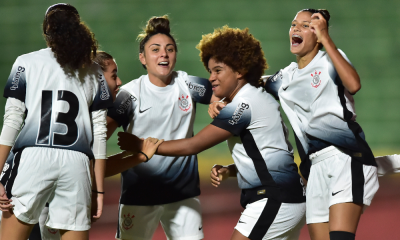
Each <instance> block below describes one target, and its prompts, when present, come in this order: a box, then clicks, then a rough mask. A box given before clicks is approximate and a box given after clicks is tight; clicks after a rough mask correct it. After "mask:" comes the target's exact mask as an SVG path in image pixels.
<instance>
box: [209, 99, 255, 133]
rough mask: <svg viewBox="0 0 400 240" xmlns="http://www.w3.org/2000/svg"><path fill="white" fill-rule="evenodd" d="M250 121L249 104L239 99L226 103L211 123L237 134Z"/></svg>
mask: <svg viewBox="0 0 400 240" xmlns="http://www.w3.org/2000/svg"><path fill="white" fill-rule="evenodd" d="M250 121H251V109H250V105H249V104H248V103H247V102H246V101H243V100H240V101H234V102H232V103H229V104H228V105H226V106H225V107H224V108H223V109H222V110H221V111H220V113H219V115H218V116H217V117H216V118H214V121H212V123H211V124H212V125H214V126H216V127H219V128H222V129H224V130H226V131H229V132H230V133H232V134H233V135H235V136H239V135H240V133H241V132H242V131H243V130H245V129H246V128H247V127H248V126H249V125H250Z"/></svg>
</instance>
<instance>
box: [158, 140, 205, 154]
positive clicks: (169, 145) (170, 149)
mask: <svg viewBox="0 0 400 240" xmlns="http://www.w3.org/2000/svg"><path fill="white" fill-rule="evenodd" d="M192 139H193V138H187V139H180V140H171V141H166V142H164V143H162V144H161V145H160V146H159V147H158V149H157V151H156V154H158V155H163V156H189V155H194V154H198V153H199V152H201V151H203V150H205V149H207V147H206V146H204V147H203V146H202V145H196V144H195V143H194V141H192ZM210 147H212V146H210Z"/></svg>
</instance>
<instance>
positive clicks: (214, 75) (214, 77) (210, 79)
mask: <svg viewBox="0 0 400 240" xmlns="http://www.w3.org/2000/svg"><path fill="white" fill-rule="evenodd" d="M216 76H217V75H216V74H215V73H213V72H210V77H209V78H208V81H210V82H214V81H215V80H216Z"/></svg>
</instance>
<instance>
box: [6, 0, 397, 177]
mask: <svg viewBox="0 0 400 240" xmlns="http://www.w3.org/2000/svg"><path fill="white" fill-rule="evenodd" d="M54 3H56V2H54V1H45V0H35V1H33V0H29V1H26V0H24V1H22V0H1V1H0V16H1V20H0V36H1V37H0V46H1V51H2V53H3V54H2V58H1V59H0V79H2V80H1V81H0V88H4V85H5V82H6V80H7V77H8V75H9V72H10V69H11V66H12V64H13V62H14V60H15V58H16V57H17V56H19V55H21V54H24V53H28V52H31V51H35V50H38V49H40V48H44V47H45V42H44V40H43V38H42V36H41V23H42V20H43V16H44V13H45V11H46V9H47V7H48V6H49V5H51V4H54ZM69 3H71V4H72V5H74V6H76V7H77V9H78V11H79V12H80V15H81V17H82V19H83V20H84V21H86V22H87V23H88V25H89V26H90V27H91V29H92V30H93V32H94V33H95V34H96V37H97V39H98V41H99V43H100V44H101V49H103V50H105V51H107V52H110V53H111V54H112V55H113V56H114V57H115V58H116V60H117V63H118V66H119V75H120V78H121V79H122V81H123V82H128V81H130V80H132V79H135V78H137V77H138V76H140V75H142V74H145V71H144V69H143V68H142V66H141V65H140V63H139V61H138V43H137V42H136V41H135V38H136V36H137V34H138V32H139V31H140V29H141V27H143V26H144V25H145V23H146V21H147V19H149V18H150V17H151V16H155V15H163V14H169V16H170V18H171V21H172V31H173V33H174V34H175V36H176V37H177V40H178V50H179V53H178V62H177V64H176V69H177V70H184V71H186V72H188V73H189V74H191V75H197V76H201V77H208V74H207V72H206V71H205V69H204V68H203V66H202V64H201V62H200V60H199V57H198V50H196V49H195V46H196V44H197V43H198V42H199V40H200V39H201V35H202V34H206V33H209V32H211V31H213V29H214V28H216V27H221V26H223V25H226V24H228V25H229V26H231V27H238V28H245V27H248V28H249V29H250V32H251V33H252V34H254V36H255V37H256V38H258V39H259V40H260V41H261V42H262V47H263V49H264V52H265V55H266V58H267V60H268V62H269V64H270V69H269V70H268V71H266V72H265V73H266V74H273V73H275V72H276V71H277V70H279V69H280V68H283V67H285V66H287V65H288V64H289V63H290V62H291V61H295V58H294V56H293V55H292V54H291V53H290V52H289V39H288V31H289V27H290V23H291V20H292V19H293V17H294V16H295V14H296V12H297V11H298V10H300V9H303V8H326V9H328V10H329V11H330V13H331V21H330V25H331V27H330V33H331V36H332V38H333V40H334V41H335V43H336V45H337V46H338V47H339V48H340V49H342V50H343V51H344V52H345V53H346V54H347V56H348V57H349V59H350V60H351V61H352V63H353V64H354V66H355V67H356V68H357V70H358V73H359V74H360V76H361V79H362V90H361V91H360V92H359V93H357V95H356V96H355V100H356V109H357V115H358V118H357V120H358V122H359V123H360V124H361V126H362V127H363V128H364V131H365V133H366V136H367V140H368V142H369V144H370V146H371V148H372V149H373V151H374V152H375V154H376V155H381V154H392V153H396V152H397V153H399V152H400V127H399V123H400V111H399V105H400V94H399V89H400V81H399V74H397V72H398V69H399V56H400V49H399V48H398V44H397V40H398V39H400V31H399V25H400V17H399V16H400V1H398V0H386V1H372V0H364V1H361V0H356V1H346V0H342V1H333V0H330V1H327V0H318V1H316V0H310V1H300V0H296V1H295V0H287V1H266V0H252V1H240V0H229V1H225V0H223V1H222V0H221V1H219V0H203V1H194V0H186V1H183V0H180V1H178V0H172V1H159V0H146V1H144V0H143V1H139V0H130V1H127V0H125V1H111V0H97V1H92V0H86V1H83V0H79V1H78V0H73V1H69ZM0 101H1V102H0V105H1V106H4V102H5V99H3V98H2V99H1V100H0ZM206 110H207V106H198V110H197V118H196V125H195V131H196V132H198V131H199V130H200V129H201V128H202V127H204V126H205V125H206V124H208V123H210V119H209V117H208V115H207V114H206ZM3 113H4V108H3V107H2V108H1V109H0V114H1V115H3ZM285 120H286V117H285ZM286 122H287V121H286ZM287 125H288V124H287ZM155 137H157V136H155ZM290 140H291V142H292V143H294V139H293V134H292V133H291V139H290ZM108 151H109V153H110V154H111V153H115V152H117V151H118V148H117V147H116V138H115V136H114V137H113V138H112V139H111V140H110V141H109V143H108ZM230 161H231V160H230V157H229V151H228V150H227V147H226V146H225V144H224V143H222V144H220V145H219V146H217V147H215V148H213V149H210V150H208V151H206V152H205V153H202V154H200V168H201V172H203V170H202V169H204V171H206V170H207V171H208V169H209V168H210V167H211V166H212V165H213V164H214V163H217V162H218V163H223V164H225V163H229V162H230Z"/></svg>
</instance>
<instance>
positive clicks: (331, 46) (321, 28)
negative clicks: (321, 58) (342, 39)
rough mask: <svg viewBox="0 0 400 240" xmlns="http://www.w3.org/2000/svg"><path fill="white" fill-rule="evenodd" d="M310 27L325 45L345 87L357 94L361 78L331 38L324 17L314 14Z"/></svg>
mask: <svg viewBox="0 0 400 240" xmlns="http://www.w3.org/2000/svg"><path fill="white" fill-rule="evenodd" d="M310 27H311V30H312V31H313V32H314V33H315V34H316V35H317V38H318V41H319V42H320V43H322V45H324V47H325V49H326V52H327V53H328V55H329V57H330V58H331V59H332V62H333V65H334V66H335V69H336V71H337V73H338V74H339V77H340V79H341V80H342V83H343V86H344V87H345V88H346V89H347V90H348V91H349V92H350V93H351V94H356V93H357V92H358V91H359V90H360V88H361V83H360V77H359V76H358V73H357V71H356V70H355V69H354V68H353V66H351V64H350V63H349V62H347V61H346V59H345V58H344V57H343V56H342V54H340V52H339V51H338V50H337V48H336V46H335V43H334V42H333V40H332V39H331V37H330V36H329V33H328V27H327V24H326V20H325V19H324V17H323V16H322V15H321V14H320V13H314V14H313V15H312V16H311V24H310Z"/></svg>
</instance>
